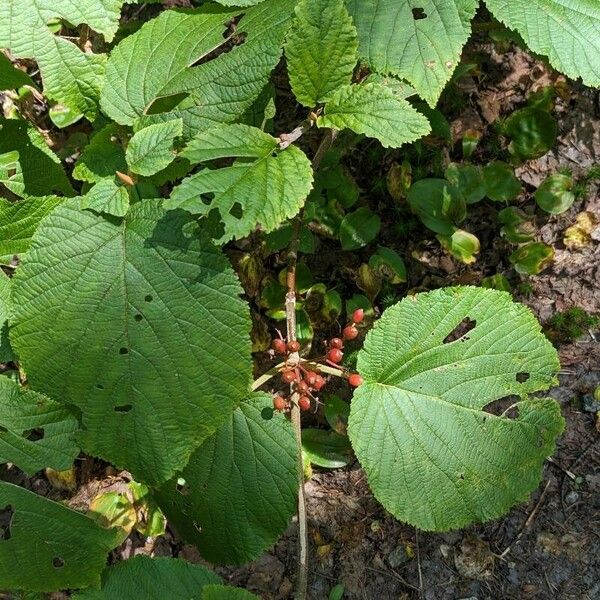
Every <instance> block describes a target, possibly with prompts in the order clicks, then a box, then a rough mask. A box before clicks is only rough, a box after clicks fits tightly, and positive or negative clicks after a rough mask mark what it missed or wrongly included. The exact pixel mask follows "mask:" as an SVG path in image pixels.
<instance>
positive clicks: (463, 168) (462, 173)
mask: <svg viewBox="0 0 600 600" xmlns="http://www.w3.org/2000/svg"><path fill="white" fill-rule="evenodd" d="M444 175H445V177H446V179H447V180H448V181H449V182H450V183H451V184H452V185H453V186H455V187H456V188H457V189H458V190H459V192H460V193H461V194H462V195H463V196H464V198H465V201H466V203H467V204H475V202H479V201H480V200H483V199H484V198H485V181H484V178H483V173H482V171H481V169H480V168H479V167H476V166H474V165H460V164H457V163H450V164H449V165H448V167H447V168H446V171H445V173H444Z"/></svg>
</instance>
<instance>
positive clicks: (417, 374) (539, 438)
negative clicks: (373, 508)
mask: <svg viewBox="0 0 600 600" xmlns="http://www.w3.org/2000/svg"><path fill="white" fill-rule="evenodd" d="M473 324H474V327H472V326H473ZM470 327H472V328H471V329H470V330H469V331H468V332H467V333H464V335H461V330H462V331H466V330H468V329H469V328H470ZM451 334H452V335H451ZM457 336H458V337H457ZM451 340H454V341H451ZM558 367H559V364H558V358H557V354H556V351H555V350H554V348H553V347H552V345H551V344H550V342H548V340H547V339H546V338H545V337H544V336H543V335H542V333H541V331H540V327H539V324H538V323H537V322H536V320H535V318H534V317H533V315H532V314H531V313H530V312H529V310H528V309H527V308H525V307H524V306H522V305H519V304H515V303H514V302H512V300H511V297H510V295H509V294H507V293H505V292H498V291H496V290H489V289H481V288H471V287H457V288H446V289H440V290H436V291H434V292H430V293H426V294H418V295H416V296H413V297H409V298H406V299H404V300H403V301H402V302H400V303H399V304H396V305H395V306H393V307H392V308H390V309H388V310H387V311H386V312H385V313H384V315H383V317H382V318H381V319H380V321H379V322H378V323H377V325H376V326H375V328H374V329H373V330H372V331H371V332H370V333H369V335H368V336H367V339H366V342H365V347H364V349H363V350H361V352H360V354H359V358H358V370H359V372H360V373H361V374H362V376H363V377H364V379H365V383H364V385H362V386H360V387H359V388H358V389H357V391H356V392H355V396H354V399H353V401H352V409H351V413H350V419H349V435H350V439H351V441H352V445H353V446H354V450H355V452H356V455H357V457H358V459H359V460H360V462H361V464H362V465H363V467H364V469H365V471H366V473H367V477H368V480H369V483H370V485H371V487H372V489H373V492H374V494H375V496H376V497H377V498H378V499H379V500H380V501H381V503H382V504H383V505H384V506H385V508H387V510H389V511H390V512H391V513H393V514H394V515H395V516H396V517H398V518H399V519H401V520H403V521H407V522H409V523H411V524H413V525H416V526H418V527H420V528H422V529H427V530H433V529H435V530H447V529H451V528H456V527H462V526H464V525H466V524H467V523H470V522H472V521H483V520H487V519H491V518H494V517H497V516H500V515H502V514H503V513H505V512H506V511H507V510H508V509H509V508H510V507H511V506H512V505H513V504H514V503H515V502H518V501H520V500H524V499H525V498H526V497H527V495H528V493H529V492H531V490H532V489H534V488H535V486H536V485H537V484H538V482H539V479H540V476H541V468H542V464H543V462H544V459H545V458H546V457H547V456H548V455H549V454H550V453H551V452H552V451H553V448H554V441H555V438H556V436H557V435H558V434H559V433H560V432H561V430H562V427H563V420H562V417H561V416H560V409H559V406H558V405H557V404H556V402H554V400H551V399H548V398H542V399H538V398H536V399H531V398H527V397H526V394H528V393H530V392H535V391H538V390H542V389H546V388H548V387H549V386H550V385H551V384H552V383H553V382H554V380H555V378H554V374H555V372H556V371H557V370H558ZM511 395H517V396H521V397H523V398H524V399H522V400H521V401H520V402H518V403H517V404H516V410H517V413H518V414H517V416H514V415H512V411H509V412H508V413H502V414H501V415H496V414H493V412H492V411H489V412H488V411H486V410H484V408H485V407H487V406H488V405H489V404H490V403H491V402H493V401H495V400H499V399H501V398H505V397H507V396H511ZM496 412H497V411H496Z"/></svg>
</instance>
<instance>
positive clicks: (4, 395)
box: [0, 376, 79, 475]
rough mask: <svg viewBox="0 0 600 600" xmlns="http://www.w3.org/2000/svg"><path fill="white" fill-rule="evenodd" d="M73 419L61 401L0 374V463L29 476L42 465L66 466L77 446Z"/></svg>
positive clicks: (52, 466) (69, 463) (75, 454)
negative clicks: (9, 465)
mask: <svg viewBox="0 0 600 600" xmlns="http://www.w3.org/2000/svg"><path fill="white" fill-rule="evenodd" d="M77 429H78V424H77V419H76V418H75V417H74V415H73V414H71V412H70V411H69V410H68V409H67V408H66V407H65V406H64V405H62V404H59V403H58V402H55V401H54V400H50V398H46V396H43V395H42V394H38V393H37V392H34V391H32V390H28V389H26V388H23V387H21V386H20V385H19V384H18V383H16V382H15V381H12V379H10V378H8V377H1V376H0V463H3V462H11V463H13V464H15V465H16V466H17V467H19V469H22V470H23V471H25V472H26V473H27V474H28V475H32V474H33V473H35V472H36V471H41V470H42V469H43V468H44V467H51V468H53V469H56V470H58V471H64V470H66V469H68V468H69V467H70V466H71V465H72V464H73V460H74V459H75V457H76V456H77V455H78V454H79V448H78V447H77V445H76V444H75V442H74V440H73V438H74V437H75V436H74V434H75V431H77Z"/></svg>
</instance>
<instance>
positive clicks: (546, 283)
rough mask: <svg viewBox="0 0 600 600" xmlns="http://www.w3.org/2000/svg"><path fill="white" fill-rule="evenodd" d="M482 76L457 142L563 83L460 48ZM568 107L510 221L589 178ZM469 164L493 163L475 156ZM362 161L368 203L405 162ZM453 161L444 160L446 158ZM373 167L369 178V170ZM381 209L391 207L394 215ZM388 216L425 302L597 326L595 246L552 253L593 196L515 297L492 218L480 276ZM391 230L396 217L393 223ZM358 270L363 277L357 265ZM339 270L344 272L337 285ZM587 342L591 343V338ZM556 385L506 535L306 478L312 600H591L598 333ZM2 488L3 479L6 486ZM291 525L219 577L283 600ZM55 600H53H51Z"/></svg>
mask: <svg viewBox="0 0 600 600" xmlns="http://www.w3.org/2000/svg"><path fill="white" fill-rule="evenodd" d="M469 59H473V60H475V61H476V62H477V64H478V65H479V69H478V76H477V77H475V76H473V77H463V78H462V79H461V80H460V82H459V84H458V85H459V87H460V92H461V93H460V97H461V98H462V99H464V102H463V103H462V104H461V105H460V106H458V107H454V108H453V111H452V115H451V117H450V119H449V121H450V126H451V131H452V134H453V137H454V139H457V140H458V139H460V137H461V136H462V133H463V132H464V131H465V130H466V129H476V130H478V131H480V132H483V133H484V138H483V139H484V140H485V132H486V131H488V130H491V129H492V128H493V123H494V122H496V121H497V119H498V118H501V117H503V116H507V115H509V114H510V113H511V112H512V111H514V110H515V109H516V108H519V107H521V106H523V105H524V103H525V100H526V98H527V96H528V95H529V94H530V93H531V92H532V91H535V90H536V89H538V88H540V87H543V86H545V85H554V86H560V85H563V81H564V80H563V79H562V78H561V77H559V76H557V75H556V74H554V73H553V72H551V71H550V70H549V69H548V68H547V67H546V66H545V65H544V63H542V62H541V61H538V60H537V59H535V58H532V57H531V56H530V55H528V54H527V53H525V52H523V51H521V50H518V49H515V48H512V49H510V50H509V51H507V52H502V53H497V51H496V50H495V49H494V47H493V45H492V44H488V43H483V44H482V43H474V44H471V45H470V46H469V47H468V48H467V51H466V53H465V60H469ZM568 85H569V86H570V92H569V94H568V98H566V99H565V98H562V97H559V98H558V99H557V103H556V108H555V111H554V114H555V116H556V118H557V121H558V126H559V138H558V143H557V144H556V145H555V146H554V148H553V150H552V151H550V152H549V153H548V154H546V155H545V156H543V157H542V158H540V159H537V160H532V161H528V162H526V163H525V164H524V165H522V166H520V167H519V168H518V169H517V175H518V177H519V178H520V179H521V181H522V182H523V184H524V186H525V192H524V193H523V195H522V197H521V199H520V206H522V207H527V206H528V205H529V206H531V205H532V204H533V200H532V195H531V191H532V190H534V189H535V188H536V187H537V186H538V185H539V183H540V182H541V181H542V180H543V179H544V178H545V177H546V176H547V175H548V174H550V173H554V172H556V170H557V169H559V168H563V167H567V168H569V169H570V170H571V171H572V172H573V174H574V175H575V176H576V177H577V176H578V175H581V174H583V173H585V172H587V171H588V170H589V169H590V167H592V166H594V165H598V164H600V98H599V94H598V92H595V91H592V90H589V89H586V88H583V87H578V86H577V85H576V84H572V83H570V84H568ZM481 147H482V150H481V151H478V152H479V153H478V154H477V155H476V158H475V161H474V162H476V163H478V164H485V162H486V161H487V160H489V159H490V155H489V154H486V152H487V150H486V146H485V144H482V146H481ZM367 151H368V148H366V147H365V146H364V145H360V146H358V147H357V148H355V149H354V150H353V151H352V153H351V155H350V156H349V157H348V159H347V161H346V163H347V166H348V168H349V169H350V171H351V172H352V173H353V174H354V176H355V179H356V181H357V183H358V185H359V187H360V188H361V191H362V194H364V195H368V194H369V191H370V186H371V185H372V181H374V180H382V179H383V180H385V173H386V172H387V170H388V169H389V166H390V164H391V163H392V162H402V160H403V151H402V150H400V151H397V152H395V153H391V154H390V153H387V154H386V155H385V160H384V161H383V162H381V163H376V164H375V166H374V167H373V166H369V168H363V166H362V165H363V163H362V155H361V152H367ZM453 152H454V149H453V147H452V145H451V144H450V145H448V147H446V148H442V149H441V154H442V155H446V157H447V159H448V160H450V158H449V157H450V156H451V155H452V153H453ZM371 165H372V163H371ZM390 201H391V200H390ZM377 210H378V211H379V212H380V214H383V215H384V217H383V219H382V221H383V228H382V232H381V234H380V237H381V241H382V243H385V244H386V245H388V246H390V247H393V248H394V249H396V250H397V251H398V252H399V253H400V254H401V255H402V256H403V257H404V258H405V260H406V262H407V267H408V273H409V282H408V285H407V286H405V289H404V292H403V293H405V292H406V291H407V290H408V289H415V288H419V289H422V288H423V289H433V288H436V287H440V286H447V285H452V284H459V283H462V284H464V283H469V284H474V285H477V284H478V283H479V282H480V281H481V279H482V278H484V277H486V276H489V275H492V274H495V273H505V274H506V275H507V276H508V277H509V279H510V280H511V282H512V283H514V284H515V289H517V290H520V291H517V292H515V297H516V299H518V300H520V301H522V302H525V303H526V304H527V305H528V306H530V307H531V309H532V310H533V311H534V312H535V313H536V315H537V316H538V317H539V318H540V320H541V321H542V322H543V323H545V322H547V321H548V319H549V318H550V317H551V316H552V315H553V314H554V313H556V312H557V311H562V310H565V309H567V308H569V307H572V306H579V307H581V308H583V309H584V310H585V311H587V312H589V313H594V314H600V285H599V284H600V243H599V240H598V239H592V240H591V241H590V243H589V244H588V245H587V246H585V247H584V248H583V249H580V250H577V251H569V250H568V249H566V248H565V246H564V244H563V243H562V239H563V235H564V232H565V229H566V228H567V227H569V226H571V225H572V224H573V223H574V221H575V217H576V216H577V215H578V214H579V213H581V212H582V211H589V212H590V213H593V214H594V215H596V216H597V217H598V219H599V220H600V194H599V191H598V186H597V185H596V184H592V185H590V186H589V188H588V191H587V193H586V194H585V195H584V196H583V197H581V198H580V199H579V200H577V201H576V202H575V204H574V205H573V206H572V207H571V209H569V211H567V212H566V213H563V214H562V215H560V216H558V217H553V216H550V215H546V216H542V215H541V214H540V211H537V212H536V219H537V221H536V225H537V226H538V228H539V236H538V237H539V239H540V240H542V241H544V242H546V243H548V244H551V245H552V246H553V247H554V250H555V260H554V263H553V264H552V265H551V266H550V267H548V268H547V269H546V270H545V271H544V272H543V273H542V274H541V275H539V276H537V277H532V278H528V279H527V282H528V283H529V284H530V286H529V288H528V289H527V290H526V292H527V293H522V291H523V288H519V287H518V284H519V282H520V281H521V280H520V276H518V275H516V274H515V273H514V271H512V270H511V265H510V264H509V262H508V255H509V254H510V247H509V245H508V244H507V243H506V241H505V240H503V239H501V238H500V236H499V226H498V224H497V219H496V216H495V215H496V212H497V209H496V207H494V206H490V203H487V204H486V203H485V202H483V203H480V204H477V205H474V206H473V207H470V210H469V216H468V218H467V221H466V225H465V228H466V229H468V230H469V231H472V232H473V233H474V234H476V235H477V236H478V237H479V239H480V240H481V248H482V250H481V253H480V255H479V257H478V260H477V262H475V263H474V264H473V265H469V266H466V265H464V264H461V263H459V262H457V261H454V260H453V259H451V258H450V257H449V256H448V255H447V254H445V253H443V252H442V251H441V250H440V248H439V244H438V242H437V241H436V240H435V237H434V235H433V234H432V233H431V232H430V231H428V230H426V229H424V228H422V227H418V228H417V229H413V230H411V234H410V236H407V237H406V239H398V237H397V235H396V233H395V231H396V230H395V229H393V228H392V227H391V226H390V223H389V222H386V219H385V214H386V213H385V206H383V207H382V206H377ZM390 214H393V213H390ZM390 218H391V217H390ZM355 254H356V253H343V252H341V250H340V247H339V243H337V242H336V243H331V244H329V245H328V243H327V242H325V243H324V248H323V249H321V250H320V251H319V253H318V255H315V256H312V257H307V262H308V265H309V266H310V268H311V269H312V270H313V274H315V278H317V279H318V278H319V274H321V275H323V277H330V278H331V279H332V280H333V279H335V278H339V277H338V276H339V275H340V272H341V273H342V277H346V278H347V279H349V278H350V275H349V274H348V273H350V272H352V270H353V269H354V268H355V267H356V266H357V264H360V257H359V258H358V259H357V258H356V257H355ZM353 260H358V261H359V262H358V263H356V264H355V263H352V261H353ZM334 264H341V265H342V267H340V269H341V270H342V271H338V272H337V273H335V274H334V271H335V269H334V268H332V265H334ZM594 334H595V335H596V337H594ZM558 349H559V353H560V358H561V365H562V369H561V373H560V385H559V386H558V387H556V388H555V389H553V390H552V391H551V392H550V395H551V396H552V397H554V398H555V399H556V400H557V401H558V402H559V403H560V405H561V408H562V412H563V415H564V417H565V420H566V429H565V432H564V434H563V436H562V437H561V438H560V439H559V441H558V446H557V452H556V454H555V455H554V457H553V459H552V460H551V461H548V462H547V463H546V466H545V469H544V475H543V480H542V482H541V483H540V486H539V488H538V490H537V491H536V492H535V493H533V494H532V496H531V498H530V500H529V502H527V503H525V504H521V505H519V506H517V507H515V508H514V509H513V510H512V511H511V512H510V514H508V515H507V516H506V517H505V518H503V519H498V520H495V521H492V522H490V523H487V524H485V525H474V526H471V527H469V528H467V529H464V530H461V531H456V532H449V533H426V532H417V531H416V530H415V529H414V528H412V527H410V526H407V525H405V524H403V523H400V522H398V521H397V520H395V519H394V518H393V517H392V516H391V515H389V514H388V513H387V512H386V511H385V510H384V509H383V508H382V507H381V505H380V504H379V503H378V502H377V501H376V500H375V499H374V498H373V496H372V494H371V492H370V490H369V488H368V485H367V482H366V478H365V475H364V473H363V471H362V470H361V468H360V466H359V465H358V463H357V462H353V463H351V464H350V465H349V466H348V467H346V468H344V469H339V470H319V469H317V468H315V469H314V474H313V476H312V478H311V479H310V480H309V481H308V482H307V483H306V495H307V502H308V526H309V535H310V561H311V562H310V570H309V595H310V598H311V599H314V600H325V599H326V598H327V597H328V594H329V591H330V590H331V588H332V587H333V586H335V585H336V584H341V585H343V586H344V589H345V595H344V598H348V599H349V600H353V599H365V600H380V599H381V600H388V599H390V600H392V599H394V600H409V599H427V600H446V599H447V600H459V599H464V600H475V599H477V600H486V599H490V600H511V599H515V600H516V599H519V600H522V599H529V598H532V599H536V600H538V599H550V598H552V599H554V600H555V599H561V600H562V599H564V600H585V599H589V600H592V599H600V421H599V420H598V417H597V411H598V409H600V403H594V402H593V401H591V400H590V398H591V394H592V393H593V390H594V389H595V387H596V386H598V385H600V332H598V333H595V332H593V331H591V332H589V333H588V332H586V333H585V335H584V336H583V337H581V338H580V339H578V340H577V341H575V342H571V343H565V344H559V347H558ZM2 477H3V478H4V479H11V477H14V474H13V475H11V474H6V473H4V474H2ZM14 482H15V483H18V484H20V485H23V486H25V487H28V488H30V489H34V491H36V492H38V493H41V494H43V495H47V496H51V497H56V498H57V499H58V498H64V494H60V493H58V492H56V490H53V488H52V486H50V484H49V483H48V482H47V481H46V480H45V479H44V478H42V477H39V478H34V479H28V480H23V479H21V478H19V477H16V479H15V481H14ZM296 529H297V528H296V525H295V524H294V523H292V524H291V525H290V527H289V529H288V531H287V532H286V533H285V534H284V535H283V536H282V538H281V539H280V540H279V541H278V542H277V544H276V545H275V547H274V548H273V549H272V550H271V551H270V552H267V553H265V554H264V555H263V556H262V557H261V558H260V559H258V560H257V561H255V562H253V563H250V564H248V565H245V566H243V567H236V568H222V567H220V568H217V571H218V572H219V573H220V574H221V575H222V576H223V577H224V578H225V579H226V580H227V581H228V582H230V583H232V584H235V585H239V586H242V587H245V588H246V589H248V590H249V591H252V592H255V593H257V594H259V595H260V596H261V597H262V598H263V599H264V600H285V599H287V598H291V597H292V593H293V588H294V579H295V571H296V556H297V548H296V544H297V539H296ZM136 539H137V538H135V536H133V537H132V538H131V539H129V540H128V541H127V542H126V543H125V545H124V546H123V547H121V548H120V549H119V550H117V551H115V554H114V559H121V558H128V557H129V556H130V555H132V554H133V553H137V552H143V551H144V540H143V539H142V538H139V539H137V541H136ZM154 553H155V554H156V555H158V556H179V557H184V558H186V559H188V560H191V561H198V562H201V559H200V557H199V555H198V553H197V551H196V550H195V549H194V548H193V547H191V546H188V545H185V544H184V543H183V542H181V541H180V540H178V539H177V538H176V537H175V536H174V534H172V532H170V531H168V532H167V535H166V536H163V537H162V538H159V539H158V541H157V543H156V545H155V546H154ZM54 597H55V598H59V597H64V595H62V594H57V595H54Z"/></svg>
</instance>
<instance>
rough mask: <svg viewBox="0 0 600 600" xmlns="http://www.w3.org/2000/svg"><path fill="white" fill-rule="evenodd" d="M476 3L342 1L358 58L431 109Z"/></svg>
mask: <svg viewBox="0 0 600 600" xmlns="http://www.w3.org/2000/svg"><path fill="white" fill-rule="evenodd" d="M478 4H479V2H478V1H477V0H406V1H404V2H398V1H397V0H346V5H347V6H348V10H349V12H350V14H351V15H352V17H353V19H354V24H355V25H356V29H357V30H358V39H359V44H360V45H359V54H360V55H361V57H363V58H364V59H366V61H367V63H368V64H369V66H370V67H371V68H372V69H373V70H374V71H377V72H379V73H383V74H392V75H397V76H399V77H402V78H403V79H406V80H407V81H409V82H410V84H411V85H413V86H414V88H415V89H416V90H417V92H418V93H419V94H420V95H421V96H422V97H423V98H424V99H425V100H427V102H428V103H429V104H430V105H431V106H434V105H435V104H436V103H437V101H438V99H439V97H440V94H441V93H442V90H443V89H444V85H445V84H446V83H447V82H448V81H449V80H450V77H451V76H452V73H453V71H454V69H455V68H456V66H457V65H458V62H459V59H460V53H461V50H462V47H463V46H464V44H465V42H466V41H467V38H468V37H469V34H470V32H471V19H472V18H473V17H474V16H475V11H476V10H477V5H478Z"/></svg>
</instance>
